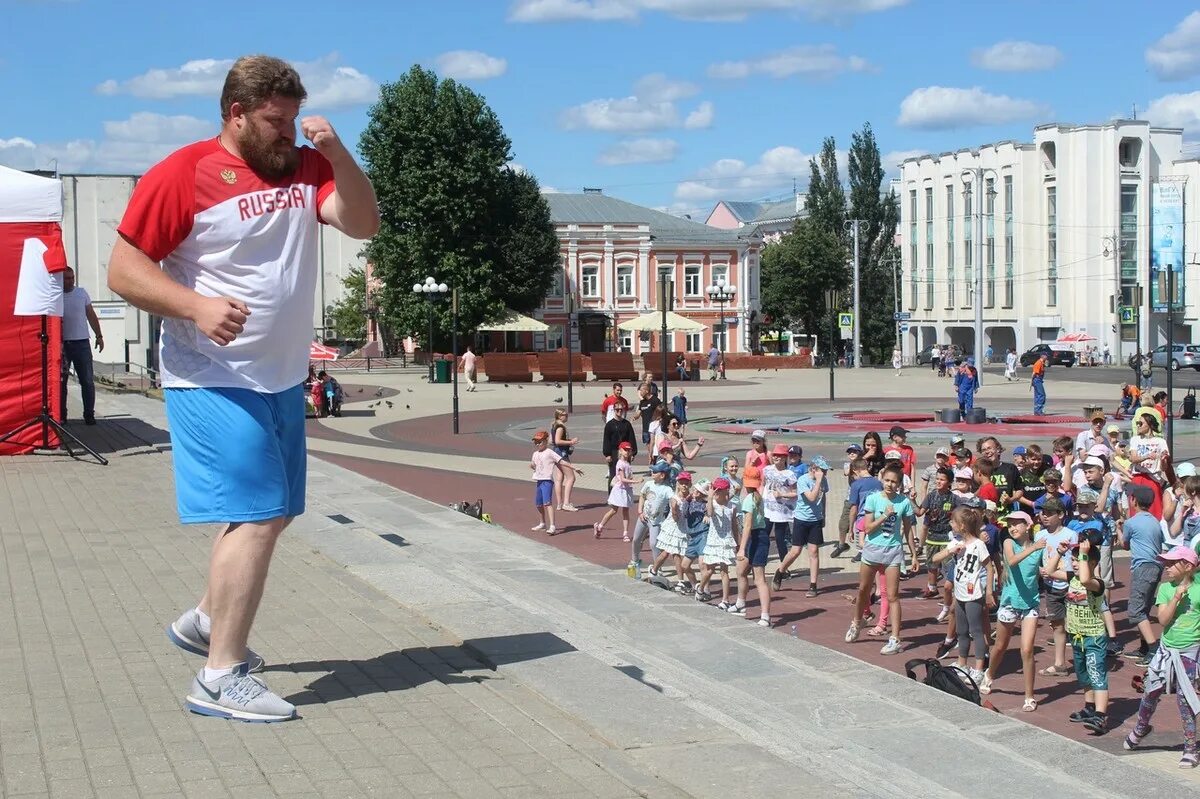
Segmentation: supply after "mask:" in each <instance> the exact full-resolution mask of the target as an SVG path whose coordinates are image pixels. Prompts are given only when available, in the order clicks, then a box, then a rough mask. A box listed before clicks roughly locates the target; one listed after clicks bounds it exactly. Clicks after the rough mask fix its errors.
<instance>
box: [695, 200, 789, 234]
mask: <svg viewBox="0 0 1200 799" xmlns="http://www.w3.org/2000/svg"><path fill="white" fill-rule="evenodd" d="M804 200H805V195H803V194H797V195H795V196H794V197H789V198H788V199H786V200H779V201H777V202H734V201H731V200H721V201H720V202H718V203H717V204H716V206H715V207H714V208H713V209H712V211H711V212H709V214H708V219H706V220H705V224H706V225H711V226H712V227H717V228H721V229H722V230H738V231H741V232H742V233H749V232H757V233H758V235H759V236H761V237H762V240H763V243H764V244H771V243H772V242H776V241H779V239H780V238H781V237H782V236H783V235H784V234H786V233H791V232H792V226H793V225H795V224H796V220H797V219H799V218H800V217H802V216H805V215H806V212H805V208H804Z"/></svg>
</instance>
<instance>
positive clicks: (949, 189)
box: [946, 183, 954, 308]
mask: <svg viewBox="0 0 1200 799" xmlns="http://www.w3.org/2000/svg"><path fill="white" fill-rule="evenodd" d="M953 307H954V184H953V183H951V184H949V185H948V186H946V308H953Z"/></svg>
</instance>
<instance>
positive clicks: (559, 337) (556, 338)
mask: <svg viewBox="0 0 1200 799" xmlns="http://www.w3.org/2000/svg"><path fill="white" fill-rule="evenodd" d="M562 348H563V328H562V325H550V329H549V330H547V331H546V349H547V350H548V351H551V352H553V351H554V350H561V349H562Z"/></svg>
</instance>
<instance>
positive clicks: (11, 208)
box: [0, 166, 63, 223]
mask: <svg viewBox="0 0 1200 799" xmlns="http://www.w3.org/2000/svg"><path fill="white" fill-rule="evenodd" d="M62 218H63V197H62V181H60V180H56V179H55V178H43V177H39V176H38V175H31V174H29V173H28V172H21V171H20V170H18V169H9V168H8V167H6V166H0V223H4V222H62Z"/></svg>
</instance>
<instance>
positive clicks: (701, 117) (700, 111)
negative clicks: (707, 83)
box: [683, 100, 715, 130]
mask: <svg viewBox="0 0 1200 799" xmlns="http://www.w3.org/2000/svg"><path fill="white" fill-rule="evenodd" d="M713 116H715V112H714V110H713V104H712V103H710V102H709V101H708V100H705V101H704V102H702V103H700V105H698V106H696V110H694V111H692V112H691V113H690V114H688V115H687V119H685V120H683V126H684V127H685V128H687V129H688V130H700V129H701V128H707V127H711V126H712V123H713Z"/></svg>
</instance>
